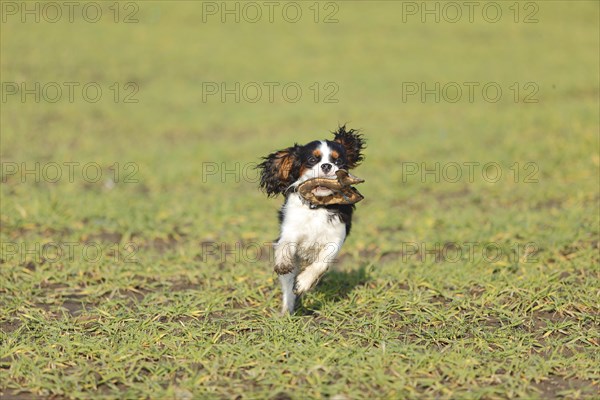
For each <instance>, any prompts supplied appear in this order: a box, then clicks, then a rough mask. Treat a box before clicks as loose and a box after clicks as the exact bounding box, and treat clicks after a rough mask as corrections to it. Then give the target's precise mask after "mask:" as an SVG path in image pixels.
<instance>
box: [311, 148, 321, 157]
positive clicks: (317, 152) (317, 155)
mask: <svg viewBox="0 0 600 400" xmlns="http://www.w3.org/2000/svg"><path fill="white" fill-rule="evenodd" d="M312 154H313V156H315V157H321V150H319V149H317V150H313V152H312Z"/></svg>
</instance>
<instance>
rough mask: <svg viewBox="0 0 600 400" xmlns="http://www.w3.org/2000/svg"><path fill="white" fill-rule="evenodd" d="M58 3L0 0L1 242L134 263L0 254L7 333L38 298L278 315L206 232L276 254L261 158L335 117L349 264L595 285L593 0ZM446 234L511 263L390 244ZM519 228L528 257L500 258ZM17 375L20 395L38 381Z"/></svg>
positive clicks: (430, 277) (414, 274)
mask: <svg viewBox="0 0 600 400" xmlns="http://www.w3.org/2000/svg"><path fill="white" fill-rule="evenodd" d="M66 3H67V2H64V3H63V2H11V1H3V2H2V3H1V6H2V21H1V22H2V25H1V53H2V57H1V61H0V72H1V81H2V103H1V111H0V123H1V124H0V125H1V126H0V128H1V148H0V158H1V160H2V185H1V189H0V195H1V200H2V215H1V218H0V223H1V234H0V237H1V239H2V241H3V242H4V243H13V244H17V245H18V246H22V245H23V244H29V245H30V244H31V243H42V244H44V243H48V242H57V241H58V242H60V241H62V242H65V241H73V242H77V243H86V242H89V241H96V242H101V243H107V245H110V244H111V243H117V244H120V245H122V244H123V243H129V242H133V243H136V244H137V246H138V247H137V248H138V251H137V252H136V255H135V256H136V258H137V260H138V262H137V263H133V264H124V263H115V262H113V259H112V258H109V257H106V258H103V259H102V261H101V262H98V263H89V262H86V261H85V260H82V259H76V260H75V261H73V260H69V261H68V262H66V261H65V262H61V263H59V264H60V267H58V266H57V265H59V264H56V263H55V264H48V263H46V264H44V263H43V262H39V263H36V260H35V259H34V258H35V257H36V254H35V252H34V254H29V253H26V252H25V253H23V252H21V250H22V249H23V247H10V254H8V255H7V254H4V255H3V259H4V260H5V263H4V265H3V275H4V276H3V280H4V281H5V282H7V283H6V286H5V288H4V289H3V290H4V292H5V294H6V296H3V297H4V298H5V300H4V301H6V302H7V303H6V304H5V310H4V311H5V312H3V313H2V314H3V315H5V317H4V320H3V323H4V324H8V323H14V322H10V321H14V320H15V319H19V318H21V315H23V313H24V312H25V311H27V310H29V311H27V313H29V312H30V311H31V309H39V307H38V306H37V304H39V303H44V304H46V308H44V310H46V311H47V310H50V311H47V312H50V313H52V312H53V311H52V309H51V308H50V309H48V308H47V307H51V306H50V305H51V304H55V305H56V306H57V307H59V306H60V305H62V304H65V303H64V301H65V299H67V298H68V299H71V300H70V301H74V300H73V299H77V304H81V303H86V304H91V305H94V304H95V305H97V306H98V307H101V305H102V304H103V302H104V301H106V299H107V296H111V297H110V298H111V299H113V296H114V299H118V298H119V293H126V292H127V291H128V290H132V291H136V293H139V292H143V293H147V292H155V293H162V294H160V295H161V296H167V298H170V297H169V296H171V293H170V291H169V290H166V291H165V287H166V288H173V287H178V288H179V290H183V288H187V289H189V290H191V291H192V292H193V296H191V297H190V298H194V299H197V301H199V302H200V305H196V306H197V308H195V309H197V310H199V309H204V310H209V309H210V310H213V311H214V310H221V311H219V312H222V313H227V312H231V310H232V309H233V310H237V309H239V310H242V311H243V312H245V313H247V312H256V313H259V314H261V313H262V312H263V311H264V310H265V307H267V310H268V311H267V312H266V314H269V315H270V313H271V311H272V310H276V309H278V308H279V299H278V288H277V287H276V284H275V282H274V276H273V274H272V272H271V271H272V270H271V266H270V265H269V262H268V260H266V259H263V258H261V259H260V261H259V262H256V259H254V260H248V259H242V260H235V259H233V260H231V259H229V260H227V259H225V260H223V259H220V260H219V259H218V257H217V259H216V260H213V259H211V260H210V261H207V260H206V259H204V258H203V257H202V251H203V247H202V246H203V245H204V244H206V243H221V244H226V245H227V246H230V247H231V246H235V245H236V244H239V243H242V244H248V243H259V244H260V246H264V247H265V248H268V243H269V242H270V241H271V240H273V239H275V238H276V237H277V235H278V232H277V230H278V226H277V220H276V210H277V209H278V208H279V206H280V204H281V202H282V199H267V198H266V196H265V195H264V194H263V193H261V192H260V191H259V190H258V188H257V178H258V176H257V174H256V171H255V170H254V169H253V167H254V166H255V165H256V163H258V162H260V157H262V156H265V155H267V154H269V153H270V152H272V151H274V150H277V149H281V148H283V147H287V146H290V145H292V144H293V143H295V142H298V143H306V142H309V141H312V140H315V139H323V138H331V137H332V135H331V131H333V130H335V129H336V128H337V127H338V126H339V125H343V124H346V125H347V127H348V128H355V129H361V131H362V133H363V134H364V136H365V138H366V139H367V141H368V147H367V149H366V152H365V161H364V163H363V165H362V166H360V167H359V168H357V169H356V170H355V171H354V173H355V174H356V175H357V176H359V177H361V178H364V179H366V183H364V184H362V185H361V186H360V191H361V192H362V194H363V195H364V196H365V200H364V201H363V202H361V203H359V204H358V205H357V212H356V219H355V221H354V226H353V232H352V234H351V236H350V237H349V238H348V240H347V243H346V245H345V246H344V248H343V250H342V260H343V262H342V263H340V264H339V265H337V266H336V268H337V269H339V270H340V271H346V272H347V273H349V274H351V273H352V271H357V270H358V268H359V267H360V268H367V269H368V270H369V271H370V272H369V273H370V274H371V275H370V278H369V279H372V280H373V281H374V282H375V283H374V285H376V286H377V287H380V286H381V285H387V284H388V283H390V282H408V283H409V284H410V285H412V284H413V283H414V284H415V285H417V283H418V282H421V283H423V282H426V284H427V285H428V287H437V288H439V287H444V288H446V289H447V290H449V291H450V292H452V291H453V290H454V288H457V287H459V288H460V287H463V286H464V285H480V286H481V287H486V285H488V284H489V285H492V284H491V283H490V282H495V281H494V279H496V278H497V277H498V274H500V275H501V276H503V277H505V278H506V281H503V282H516V283H513V284H515V285H525V286H527V285H529V284H531V285H533V287H536V288H538V287H540V288H542V287H548V285H550V284H549V283H548V282H546V281H545V280H544V279H546V277H550V276H554V277H556V276H558V275H559V274H561V273H563V272H565V271H568V272H570V273H572V276H573V277H575V276H577V278H573V279H580V280H577V282H580V283H581V282H588V284H589V282H590V278H591V277H593V276H597V267H598V255H597V248H598V222H599V221H598V212H599V209H598V201H599V197H598V190H599V188H598V169H599V166H600V159H599V155H598V150H599V143H598V130H599V115H598V112H599V111H598V110H599V97H598V93H599V88H600V84H599V75H598V71H599V57H598V49H599V48H600V43H599V40H600V39H599V37H600V35H599V20H598V17H599V3H598V2H596V1H578V2H570V1H548V2H527V1H524V2H521V1H519V2H517V1H515V2H505V1H502V2H437V1H436V2H420V1H419V2H411V1H408V2H401V1H348V2H345V1H344V2H342V1H340V2H304V1H302V2H192V1H169V2H167V1H137V2H136V1H131V2H128V1H123V2H73V4H72V5H68V4H66ZM466 3H469V4H470V5H469V4H466ZM484 165H487V166H488V167H489V168H491V170H489V171H488V169H489V168H488V167H485V168H484ZM71 168H72V169H71ZM471 168H473V169H471ZM428 171H429V172H428ZM498 171H499V173H500V175H499V176H498V175H497V174H498ZM470 172H472V173H473V175H472V176H471V175H470ZM71 173H72V174H71ZM57 174H59V175H57ZM457 174H459V175H457ZM447 242H460V243H467V242H481V243H483V242H494V243H498V244H499V245H500V246H502V247H503V248H505V249H506V254H505V255H504V256H503V257H501V258H500V259H498V260H495V261H494V262H491V263H490V262H487V261H485V260H482V259H481V257H479V258H478V259H477V260H463V261H464V262H461V263H460V265H458V264H456V263H455V262H454V263H444V262H442V263H437V262H435V260H432V259H429V260H426V261H423V260H422V258H419V257H418V256H415V257H414V258H412V257H411V258H409V259H408V260H407V259H406V258H403V257H401V256H402V255H403V251H404V250H405V249H403V248H402V243H421V244H422V243H426V244H427V246H435V244H436V243H437V244H442V245H443V244H444V243H447ZM528 243H534V244H535V246H534V248H535V253H536V256H537V258H536V262H534V263H525V264H523V263H520V262H519V261H520V259H519V256H517V258H516V259H515V258H514V257H512V256H510V255H511V254H512V253H511V251H512V250H510V249H515V246H517V247H518V248H519V249H521V250H522V249H524V248H526V246H527V244H528ZM15 249H20V250H19V252H17V253H16V252H15ZM565 249H567V250H565ZM4 250H6V249H4ZM121 250H123V249H121ZM123 251H124V252H125V250H123ZM419 252H420V253H423V251H421V250H419ZM5 253H6V251H5ZM575 253H576V256H571V255H570V254H575ZM565 254H566V255H565ZM522 255H523V254H522V253H521V256H522ZM9 256H10V257H9ZM511 257H512V258H511ZM573 257H575V258H573ZM38 261H39V260H38ZM61 261H62V260H61ZM521 261H522V260H521ZM30 262H33V264H30ZM24 266H25V267H24ZM458 267H460V268H458ZM498 271H500V272H498ZM577 271H579V272H577ZM582 271H584V272H582ZM590 272H591V274H590ZM504 274H506V275H504ZM594 274H596V275H594ZM352 276H355V275H349V277H352ZM561 276H562V275H561ZM355 277H356V276H355ZM338 278H339V279H338V280H334V281H333V282H334V283H335V284H343V282H345V281H347V279H345V278H344V277H343V276H342V277H338ZM346 278H348V277H346ZM363 278H364V276H363V277H360V276H359V277H358V278H356V279H355V280H357V282H358V281H361V282H362V280H363ZM548 279H550V278H548ZM565 279H566V278H565ZM40 282H42V283H40ZM336 282H337V283H336ZM357 282H354V283H357ZM411 282H412V283H411ZM527 282H529V283H527ZM165 285H166V286H165ZM446 285H448V286H446ZM592 286H593V285H592ZM381 287H387V286H381ZM488 287H489V286H488ZM58 288H60V289H58ZM330 289H331V290H332V291H335V290H337V289H336V288H335V285H333V286H331V287H330ZM405 289H406V288H405ZM501 289H502V285H500V289H498V290H500V291H501ZM157 290H158V292H156V291H157ZM365 290H367V289H365ZM439 290H442V289H439ZM465 290H466V289H465ZM587 290H589V291H588V292H585V290H584V292H583V293H584V294H583V295H582V296H581V298H588V300H589V299H591V298H593V296H592V295H590V293H593V290H592V289H591V288H589V287H588V289H587ZM119 291H121V292H119ZM123 291H124V292H123ZM175 292H176V291H175V289H173V293H175ZM248 292H250V293H252V295H251V296H250V297H248V296H249V295H248ZM534 292H536V293H537V289H536V290H534ZM127 293H128V292H127ZM359 293H362V292H359ZM365 293H366V292H365ZM394 293H396V294H394V296H404V295H405V294H406V293H407V292H406V291H405V290H404V289H403V290H400V289H398V290H397V291H395V292H394ZM586 293H587V294H586ZM136 296H138V295H137V294H136ZM252 296H255V297H252ZM315 296H319V294H315ZM123 298H126V297H123ZM136 298H137V297H136ZM248 298H251V299H253V300H248ZM7 299H10V301H9V300H7ZM111 301H113V300H111ZM115 301H116V300H115ZM157 301H158V300H156V299H154V304H156V303H157ZM169 301H174V302H176V301H175V300H172V299H171V300H169ZM323 301H324V302H325V303H324V304H327V302H326V300H323ZM373 301H374V303H371V304H377V300H373ZM158 303H160V301H158ZM367 303H368V302H366V303H365V304H367ZM492 303H493V301H492ZM387 304H391V303H389V301H388V302H387ZM80 307H81V306H77V307H76V308H78V309H79V308H80ZM153 307H154V306H153V305H152V300H149V303H148V308H147V310H153V309H154V308H153ZM331 307H333V306H331ZM88 308H89V309H90V310H91V309H92V306H89V307H88ZM124 309H126V307H125V308H124ZM181 309H185V310H190V309H194V307H191V306H185V307H182V308H181ZM325 309H327V308H326V307H325ZM24 310H25V311H24ZM248 310H254V311H248ZM46 311H44V312H46ZM242 311H240V312H242ZM56 312H58V311H56ZM148 312H150V311H148ZM186 312H187V311H186ZM194 312H195V311H194ZM373 312H374V311H373ZM224 315H229V314H224ZM240 315H241V314H240ZM244 315H247V314H244ZM261 315H262V314H261ZM44 318H46V317H44ZM44 318H42V320H44V321H46V320H45V319H44ZM69 318H70V317H69ZM240 318H241V317H240ZM50 319H51V318H49V317H48V320H47V321H46V322H45V323H50V322H48V321H49V320H50ZM67 321H71V320H69V319H68V318H67ZM214 321H217V322H213V323H215V324H216V323H221V322H218V321H221V320H220V319H218V318H217V319H216V320H214ZM71 322H72V321H71ZM69 323H70V322H69ZM344 323H345V322H344ZM15 324H16V323H15ZM466 325H468V324H466ZM3 326H5V325H3ZM6 326H7V328H6V329H7V331H11V329H16V328H14V327H13V328H9V327H8V325H6ZM11 326H12V325H11ZM14 326H18V324H17V325H14ZM407 326H415V325H414V324H412V322H411V323H409V324H408V325H407ZM206 329H208V330H209V331H210V329H212V328H210V329H209V328H206ZM215 329H216V328H215ZM231 329H233V328H231ZM257 329H259V328H257ZM542 333H544V332H541V334H542ZM544 337H545V336H544ZM161 340H162V339H161ZM29 343H36V344H35V346H38V345H39V346H40V347H39V348H40V349H43V348H44V344H43V343H37V342H35V341H34V340H33V339H32V340H30V341H29ZM247 346H248V347H247V348H250V347H251V345H247ZM352 346H353V347H355V348H360V347H361V346H360V345H357V344H356V343H353V344H352ZM38 350H39V349H38ZM38 350H36V351H38ZM36 351H33V353H35V352H36ZM11 354H12V353H11ZM38 354H39V353H38ZM432 354H433V353H432ZM435 354H437V350H435ZM49 357H50V356H49ZM51 358H52V357H50V358H49V359H51ZM265 362H266V361H265ZM119 363H120V361H116V362H115V363H114V364H113V365H115V366H118V367H119V368H121V367H123V368H124V370H126V369H127V368H129V367H127V366H123V365H122V364H119ZM434 364H435V362H434ZM15 368H16V367H15ZM96 368H99V367H97V366H96ZM115 368H116V367H115ZM12 371H13V372H11V373H12V374H16V375H19V373H18V372H14V371H15V370H14V369H13V370H12ZM156 373H157V374H159V372H156ZM159 375H160V374H159ZM82 376H87V375H86V374H85V373H84V372H82ZM514 376H515V377H518V376H520V375H519V374H515V375H514ZM22 379H23V380H22V381H20V382H21V383H20V385H22V386H18V385H17V384H16V383H14V382H16V381H13V384H11V385H13V386H12V387H13V388H17V387H25V388H29V390H34V389H32V388H38V389H39V388H40V387H42V386H43V385H42V386H35V384H33V383H31V381H30V380H28V379H30V378H28V377H27V376H26V375H25V376H24V377H22ZM165 379H167V378H165ZM169 379H170V378H169ZM274 379H275V378H274ZM42 381H43V380H42ZM359 381H360V380H358V381H356V382H359ZM23 382H24V383H23ZM45 382H46V383H47V382H51V380H48V381H45ZM47 384H48V385H50V387H53V388H54V389H51V390H50V392H49V393H60V390H58V389H56V386H53V385H55V384H54V383H47ZM520 384H522V383H520ZM57 385H58V384H57ZM124 385H125V386H127V387H135V385H136V384H135V383H132V382H129V383H125V384H124ZM38 389H35V390H38ZM35 390H34V391H35ZM40 390H41V389H40ZM40 393H41V392H40ZM133 393H134V394H135V396H142V397H143V393H146V392H143V391H142V392H133ZM140 393H142V394H140ZM148 393H152V392H151V391H150V392H148ZM224 393H225V394H226V395H231V392H224ZM376 393H377V392H376ZM440 393H442V392H440ZM524 393H529V392H526V391H525V392H524ZM529 394H530V393H529Z"/></svg>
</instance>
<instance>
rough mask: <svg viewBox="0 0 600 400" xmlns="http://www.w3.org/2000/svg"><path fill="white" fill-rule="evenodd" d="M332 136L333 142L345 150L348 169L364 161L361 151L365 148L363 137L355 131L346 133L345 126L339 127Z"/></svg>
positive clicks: (351, 130)
mask: <svg viewBox="0 0 600 400" xmlns="http://www.w3.org/2000/svg"><path fill="white" fill-rule="evenodd" d="M333 134H334V139H333V141H334V142H337V143H339V144H341V145H342V146H344V148H345V149H346V157H347V167H348V169H351V168H355V167H356V166H358V165H359V164H360V163H361V162H362V161H363V160H364V156H363V154H362V151H363V149H364V148H365V139H364V138H363V136H362V135H361V134H360V133H359V131H358V130H355V129H350V130H349V131H346V125H344V126H340V127H339V128H338V130H337V132H333Z"/></svg>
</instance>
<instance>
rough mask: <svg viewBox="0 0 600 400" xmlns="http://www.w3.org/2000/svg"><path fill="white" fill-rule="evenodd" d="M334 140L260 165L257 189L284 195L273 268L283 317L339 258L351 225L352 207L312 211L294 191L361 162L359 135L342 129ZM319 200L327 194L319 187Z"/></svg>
mask: <svg viewBox="0 0 600 400" xmlns="http://www.w3.org/2000/svg"><path fill="white" fill-rule="evenodd" d="M332 133H333V134H334V137H333V140H315V141H312V142H310V143H308V144H305V145H303V146H302V145H298V144H294V145H293V146H291V147H288V148H286V149H283V150H279V151H275V152H273V153H271V154H269V155H268V156H266V157H263V158H262V160H264V161H263V162H262V163H260V164H259V165H258V169H259V170H260V187H261V188H262V189H263V191H265V192H266V194H267V196H268V197H275V196H277V195H279V194H283V195H284V196H285V201H284V203H283V206H282V207H281V209H280V211H279V223H280V234H279V238H278V239H277V240H276V241H275V243H274V264H275V265H274V269H275V272H276V273H277V275H278V276H279V281H280V282H281V288H282V291H283V307H282V311H281V312H282V314H286V313H289V314H293V312H294V309H295V304H296V299H297V297H299V296H301V295H302V294H303V293H305V292H306V291H308V290H309V289H311V288H312V287H313V286H315V285H316V284H317V282H318V281H319V280H320V279H321V277H322V276H323V274H324V273H325V272H326V271H327V269H328V268H329V267H330V265H331V263H332V262H333V261H334V259H335V256H336V255H337V254H338V252H339V250H340V248H341V247H342V244H343V243H344V241H345V240H346V237H347V236H348V235H349V234H350V228H351V226H352V213H353V211H354V208H355V207H354V205H348V204H343V205H342V204H339V205H326V206H315V205H312V204H310V203H309V202H307V201H306V200H304V198H302V197H301V196H300V195H299V194H298V192H297V187H298V185H300V184H301V183H302V182H304V181H306V180H308V179H311V178H317V177H322V178H335V177H336V171H337V170H339V169H345V170H350V169H352V168H354V167H356V166H358V165H359V164H360V163H361V162H362V161H363V159H364V157H363V150H364V148H365V140H364V138H363V136H362V135H361V134H360V133H359V131H357V130H354V129H350V130H346V126H345V125H344V126H341V127H339V128H338V130H337V131H334V132H332ZM313 193H314V194H315V195H317V196H328V195H330V194H332V192H331V190H330V189H328V188H325V187H317V188H315V189H314V192H313Z"/></svg>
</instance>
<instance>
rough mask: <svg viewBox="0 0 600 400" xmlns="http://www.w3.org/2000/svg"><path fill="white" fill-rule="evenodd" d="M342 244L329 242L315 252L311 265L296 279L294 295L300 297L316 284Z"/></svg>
mask: <svg viewBox="0 0 600 400" xmlns="http://www.w3.org/2000/svg"><path fill="white" fill-rule="evenodd" d="M342 243H343V241H342V242H331V243H328V244H326V245H324V246H323V247H322V248H321V249H319V250H318V251H317V253H316V254H315V258H314V259H311V263H310V264H309V265H308V266H307V267H306V268H304V270H303V271H302V272H300V274H298V277H297V278H296V283H295V285H294V293H295V294H296V295H301V294H302V293H304V292H306V291H307V290H309V289H310V288H312V287H313V286H314V285H316V284H317V282H318V281H319V279H321V277H322V276H323V274H324V273H325V272H326V271H327V269H329V266H330V265H331V264H332V263H333V260H334V259H335V256H336V255H337V253H338V252H339V251H340V249H341V247H342Z"/></svg>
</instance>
